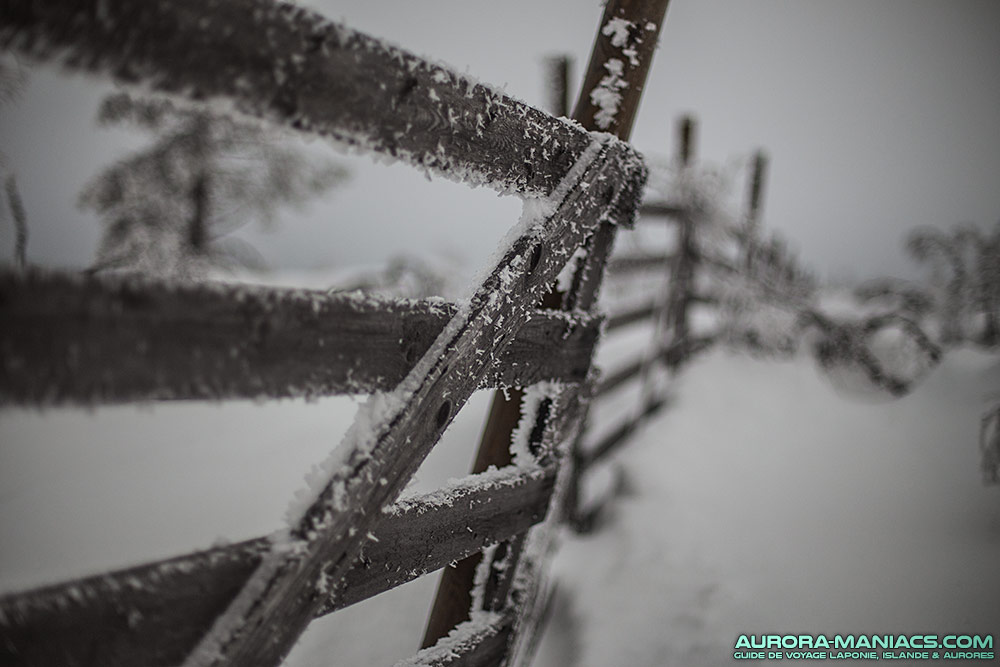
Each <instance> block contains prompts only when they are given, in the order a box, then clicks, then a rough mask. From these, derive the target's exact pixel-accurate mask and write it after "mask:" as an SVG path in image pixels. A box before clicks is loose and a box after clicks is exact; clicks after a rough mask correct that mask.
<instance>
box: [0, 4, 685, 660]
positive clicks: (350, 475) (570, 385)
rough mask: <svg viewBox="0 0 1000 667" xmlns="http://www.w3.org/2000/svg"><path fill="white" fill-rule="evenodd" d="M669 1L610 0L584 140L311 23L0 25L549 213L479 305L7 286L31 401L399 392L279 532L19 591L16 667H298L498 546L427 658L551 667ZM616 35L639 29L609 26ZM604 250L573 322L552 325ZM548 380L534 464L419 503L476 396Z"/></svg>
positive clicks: (108, 10)
mask: <svg viewBox="0 0 1000 667" xmlns="http://www.w3.org/2000/svg"><path fill="white" fill-rule="evenodd" d="M666 4H667V2H666V0H618V1H615V0H613V1H612V2H609V3H608V4H607V6H606V7H605V13H604V16H603V18H602V21H601V25H600V27H599V34H598V37H597V40H596V42H595V47H594V52H593V55H592V61H591V64H590V67H589V68H588V72H587V75H586V78H585V84H584V86H583V91H584V95H582V96H581V101H580V103H579V104H578V105H577V109H576V111H575V113H574V118H575V119H576V120H577V121H579V122H580V123H581V124H576V123H573V122H567V121H565V120H560V119H556V118H554V117H552V116H549V115H548V114H545V113H543V112H541V111H538V110H536V109H533V108H531V107H529V106H527V105H525V104H523V103H521V102H518V101H516V100H514V99H511V98H509V97H507V96H505V95H503V94H502V93H500V92H498V91H496V90H494V89H492V88H489V87H488V86H485V85H482V84H480V83H477V82H475V81H473V80H471V79H470V78H468V77H466V76H463V75H460V74H457V73H455V72H454V71H452V70H450V69H448V68H446V67H443V66H440V65H437V64H435V63H432V62H429V61H426V60H423V59H421V58H418V57H416V56H414V55H412V54H410V53H408V52H406V51H404V50H401V49H398V48H395V47H391V46H389V45H386V44H385V43H383V42H381V41H379V40H377V39H374V38H372V37H369V36H366V35H363V34H361V33H358V32H356V31H353V30H351V29H349V28H346V27H344V26H341V25H338V24H335V23H331V22H329V21H327V20H326V19H324V18H323V17H321V16H319V15H318V14H315V13H314V12H311V11H309V10H307V9H304V8H301V7H298V6H295V5H291V4H285V3H281V2H272V1H271V0H208V1H207V2H206V1H205V0H177V1H175V2H170V3H160V2H157V3H148V2H141V1H139V0H84V1H82V2H80V1H78V0H51V1H49V2H45V3H38V2H33V1H31V0H13V1H11V2H5V3H3V4H2V5H0V47H2V48H7V49H13V50H16V51H18V52H20V53H22V54H24V55H26V56H29V57H32V58H35V59H38V60H48V61H54V62H57V63H61V64H63V65H65V66H67V67H69V68H71V69H75V70H82V71H87V72H92V73H96V74H102V75H106V76H110V77H112V78H113V79H116V80H118V81H120V82H123V83H126V84H133V85H139V86H142V88H143V90H144V91H145V92H147V93H154V94H167V95H173V96H176V97H177V98H179V99H186V100H188V102H189V103H191V104H202V103H210V104H212V105H214V107H215V108H216V109H217V110H218V111H220V112H224V111H229V112H232V113H235V114H239V115H242V116H244V117H249V118H257V119H259V120H261V121H263V122H270V123H277V124H281V125H285V126H288V127H291V128H294V129H296V130H298V131H302V132H309V133H314V134H319V135H322V136H325V137H328V138H330V139H332V140H334V141H335V142H337V143H340V144H342V145H345V144H346V145H347V146H349V147H354V148H357V149H359V150H362V151H365V152H369V153H372V154H374V155H376V156H379V157H380V158H387V159H398V160H402V161H404V162H406V163H408V164H410V165H412V166H414V167H417V168H420V169H424V170H428V171H431V172H434V173H437V174H441V175H444V176H446V177H448V178H452V179H455V180H460V181H463V182H466V183H469V184H471V185H486V186H489V187H491V188H494V189H497V190H499V191H502V192H514V193H517V194H519V195H521V196H522V197H524V198H525V213H524V215H523V216H522V220H521V222H520V223H519V225H518V226H517V227H515V228H514V229H513V230H512V232H511V233H510V234H509V235H508V239H507V241H505V243H504V244H503V245H502V246H501V248H500V250H499V252H498V253H497V256H496V260H495V263H494V264H493V265H492V266H490V267H487V270H486V271H485V272H484V273H483V274H482V275H483V276H484V277H483V279H482V281H481V282H480V283H478V284H477V285H475V286H474V289H473V290H472V297H471V299H470V300H469V301H468V302H463V303H457V304H441V303H437V302H377V301H371V300H360V299H355V298H353V297H340V296H336V295H322V294H317V293H308V292H301V291H281V290H272V289H263V288H246V287H238V288H237V287H219V286H209V285H199V286H178V285H161V284H154V283H141V282H136V281H132V280H122V281H110V280H107V279H96V278H95V279H85V278H80V277H78V276H66V275H46V274H37V273H30V274H27V275H11V276H4V277H3V278H2V280H0V282H2V299H0V308H3V309H4V313H3V314H4V316H5V327H4V333H3V336H4V337H3V340H2V342H0V344H2V347H0V351H2V354H3V365H2V369H3V376H2V377H0V385H2V391H0V396H2V399H3V400H4V401H7V402H15V403H24V404H38V403H46V402H52V401H72V402H85V403H88V402H103V401H122V400H137V399H150V398H166V397H184V398H223V397H227V398H228V397H243V396H253V397H257V398H262V397H270V398H274V397H280V396H288V395H303V394H304V395H315V394H320V393H328V392H343V391H359V390H360V391H366V392H367V391H373V392H375V393H373V395H372V396H371V398H370V399H369V400H368V402H367V403H365V404H364V405H363V406H362V407H361V408H360V409H359V411H358V415H357V417H356V418H355V422H354V424H353V426H352V427H351V429H350V430H349V431H348V433H347V435H346V436H345V438H344V441H343V442H342V443H341V445H340V446H339V447H338V448H337V450H336V451H334V453H333V454H332V455H331V457H330V458H329V459H328V460H327V461H325V462H323V463H322V464H321V465H320V467H319V470H321V472H319V473H317V474H316V475H314V476H315V479H314V480H313V481H312V483H311V484H310V486H309V487H308V488H307V489H305V490H304V492H303V493H301V494H299V496H297V500H296V501H295V503H294V504H293V506H292V508H291V509H290V511H289V519H288V522H287V525H286V526H283V527H280V528H279V529H277V530H276V531H275V532H274V533H272V534H271V535H268V536H266V537H262V538H260V539H257V540H252V541H250V542H246V543H241V544H238V545H233V546H230V547H224V548H220V549H213V550H210V551H207V552H199V553H196V554H189V555H185V556H180V557H178V558H175V559H171V560H169V561H164V562H160V563H152V564H149V565H144V566H139V567H136V568H131V569H129V570H126V571H121V572H111V573H106V574H104V575H99V576H97V577H92V578H89V579H85V580H77V581H72V582H66V583H63V584H56V585H53V586H49V587H46V588H43V589H39V590H33V591H25V592H20V593H9V594H6V595H4V596H2V597H0V656H2V657H3V659H4V662H5V664H6V663H11V664H22V665H31V664H90V665H102V666H109V665H134V664H143V665H150V666H154V665H175V664H183V665H186V666H188V667H194V666H206V665H262V666H263V665H276V664H278V663H279V662H280V661H281V660H282V659H283V657H284V656H285V655H286V654H287V652H288V651H289V650H290V648H291V646H292V644H293V643H294V642H295V640H296V639H297V638H298V637H299V635H300V634H301V633H302V631H303V630H304V629H305V627H306V625H307V624H308V623H309V622H310V621H311V620H312V619H313V618H314V617H315V616H317V615H318V614H322V613H326V612H328V611H331V610H333V609H337V608H340V607H343V606H346V605H348V604H351V603H352V602H354V601H357V600H360V599H363V598H365V597H367V596H369V595H373V594H376V593H378V592H381V591H383V590H387V589H388V588H391V587H392V586H395V585H398V584H399V583H402V582H403V581H406V580H408V579H409V578H412V577H415V576H419V575H420V574H423V573H425V572H429V571H431V570H433V569H437V568H439V567H441V566H442V565H444V564H446V563H448V562H451V561H453V560H456V559H461V558H464V557H465V556H467V555H469V554H470V553H472V552H477V551H479V550H480V549H482V548H483V546H484V545H489V544H497V546H496V547H495V549H493V551H492V555H491V559H490V560H484V561H483V564H484V567H485V569H484V570H483V576H482V577H480V579H481V585H480V586H478V587H477V589H476V591H474V593H473V596H472V597H473V599H474V600H475V601H476V602H475V605H476V606H475V607H474V608H473V609H471V610H469V609H467V610H465V611H466V613H467V615H468V620H467V621H464V622H461V623H459V624H458V625H457V627H455V628H454V629H453V630H451V631H450V632H447V634H446V635H442V636H440V637H439V638H436V639H435V641H434V645H433V646H428V647H427V648H425V649H424V650H423V651H421V652H420V653H418V654H417V655H416V656H415V658H414V661H415V663H417V664H435V665H445V664H465V665H495V664H501V663H503V664H519V663H520V662H523V661H524V660H526V659H528V658H529V657H530V650H529V649H526V648H525V647H530V645H531V636H532V634H533V632H534V631H535V623H536V621H537V620H538V616H539V613H538V610H539V609H540V608H542V607H543V606H544V600H545V583H544V578H543V577H544V569H545V568H544V560H545V555H546V554H547V553H548V551H549V549H548V545H549V544H550V542H551V539H552V533H553V530H552V529H553V525H554V522H555V521H556V520H557V519H558V518H559V512H552V511H549V508H551V507H556V508H562V507H563V506H564V499H563V496H564V495H565V489H566V487H567V484H566V482H565V481H561V480H565V479H566V478H567V477H568V475H569V474H570V464H571V463H572V458H571V457H568V456H566V455H565V454H564V450H565V447H566V443H569V442H572V441H573V440H574V438H575V437H576V434H577V433H578V432H579V430H580V424H581V422H582V420H583V418H584V416H585V414H586V409H587V402H588V400H589V397H590V395H591V394H592V391H593V383H594V375H593V374H592V373H590V372H589V371H590V359H591V351H592V345H593V341H594V327H595V326H596V319H595V318H594V316H593V314H592V311H593V303H594V300H595V297H596V294H597V290H598V288H599V286H600V282H601V278H602V276H603V273H604V265H605V261H606V259H607V255H608V252H609V250H610V248H611V243H612V241H613V238H614V234H615V229H616V227H617V226H628V225H630V224H631V223H632V220H633V218H634V216H635V212H636V209H637V207H638V200H639V197H640V195H641V190H642V186H643V183H644V180H645V167H644V165H643V163H642V160H641V159H640V158H639V156H638V155H637V154H636V153H635V151H634V150H633V149H632V148H631V147H630V146H629V145H628V144H627V143H625V142H624V141H622V139H627V138H628V134H629V130H630V128H631V125H632V122H633V120H634V117H635V113H636V109H637V106H638V99H639V93H640V92H641V90H642V87H643V84H644V81H645V77H646V74H647V72H648V69H649V65H650V61H651V58H652V53H653V49H654V47H655V44H656V41H657V35H658V33H659V29H660V25H661V23H662V20H663V16H664V13H665V11H666ZM612 21H614V22H615V23H614V25H616V26H620V27H625V28H627V29H625V30H617V29H616V30H610V31H609V30H608V29H607V26H608V25H611V22H612ZM609 73H613V74H614V77H615V81H614V82H612V83H613V84H614V85H613V86H612V87H611V88H609V87H608V76H609ZM602 86H603V88H602ZM598 89H601V90H598ZM609 93H610V94H609ZM595 129H602V130H607V131H608V132H609V133H601V134H595V133H592V132H589V131H588V130H595ZM580 248H583V249H584V253H583V257H582V259H580V260H579V261H578V264H577V266H576V269H575V274H574V277H573V280H572V287H571V288H570V290H569V291H568V292H567V293H566V294H565V295H563V297H562V300H561V304H560V305H561V310H562V311H563V312H562V313H561V314H554V313H541V312H540V311H539V304H540V303H541V302H542V297H543V295H544V294H546V293H547V292H549V291H550V289H551V286H552V285H553V283H554V281H555V279H556V276H557V275H558V274H559V272H560V271H562V270H563V268H564V267H565V266H566V265H567V264H568V262H569V261H570V259H571V258H572V257H573V256H574V255H575V254H576V253H577V251H578V249H580ZM105 337H107V338H105ZM362 337H363V338H364V340H361V338H362ZM400 339H402V341H403V342H402V344H400V342H399V341H400ZM362 342H363V343H364V344H363V345H362V344H361V343H362ZM50 344H52V345H54V346H55V347H54V348H48V347H47V346H48V345H50ZM556 348H565V349H563V350H560V353H559V354H554V353H553V351H554V350H555V349H556ZM116 352H117V354H116ZM123 352H124V353H123ZM185 353H187V354H188V355H189V356H188V357H185ZM340 353H342V354H340ZM541 357H546V359H545V360H543V359H541ZM543 361H544V363H542V362H543ZM317 362H318V367H317ZM581 362H583V363H581ZM369 363H371V364H372V366H371V367H367V364H369ZM542 380H546V381H549V382H546V383H544V384H542V385H537V386H536V388H535V389H529V390H528V391H529V393H530V392H534V393H533V394H532V396H533V398H532V400H531V401H530V402H526V403H525V405H524V406H522V407H523V409H524V428H521V429H519V430H518V432H517V435H515V437H514V438H513V439H512V437H511V436H512V435H514V434H513V433H512V432H505V437H506V438H507V442H506V445H505V447H507V448H509V447H518V448H520V449H521V450H523V451H520V450H519V451H520V454H519V459H518V461H517V464H516V465H512V466H508V467H504V468H503V469H501V470H499V471H492V472H485V473H482V474H478V475H474V476H471V477H469V478H468V479H467V480H466V481H465V482H464V483H463V484H460V485H459V486H457V487H455V488H449V489H444V490H442V491H440V492H438V493H435V494H432V495H430V496H427V497H423V498H417V499H408V500H398V497H399V495H400V493H401V492H402V490H403V488H404V486H405V485H406V483H407V482H408V481H409V479H410V478H411V477H412V475H413V474H414V473H415V472H416V469H417V467H418V466H419V465H420V463H421V461H422V460H423V459H424V457H425V456H426V455H427V453H428V452H429V451H430V449H431V448H432V447H433V446H434V445H435V444H436V442H437V441H438V439H439V438H440V436H441V433H442V432H443V431H444V429H445V428H446V427H447V425H448V424H449V423H450V421H451V420H452V419H453V418H454V416H455V414H456V413H457V412H458V410H459V409H460V408H461V407H462V405H463V404H464V403H465V402H466V400H467V399H468V398H469V396H470V395H471V394H472V392H473V391H474V390H476V389H477V388H479V387H482V386H493V385H497V384H499V385H501V386H504V387H506V386H507V385H508V384H512V385H516V386H523V385H530V384H534V383H538V382H540V381H542ZM515 421H516V420H515ZM394 503H395V504H394ZM543 517H548V520H547V522H546V524H545V525H544V526H543V527H542V528H541V529H540V530H535V531H532V532H531V533H530V536H531V537H530V538H529V537H528V534H526V533H525V531H526V530H527V529H528V527H529V526H531V525H533V524H536V523H538V521H539V520H541V519H542V518H543ZM380 536H381V539H379V538H380ZM373 538H374V539H375V540H378V541H373ZM470 590H471V589H470Z"/></svg>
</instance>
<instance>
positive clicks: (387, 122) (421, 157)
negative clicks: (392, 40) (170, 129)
mask: <svg viewBox="0 0 1000 667" xmlns="http://www.w3.org/2000/svg"><path fill="white" fill-rule="evenodd" d="M0 48H7V49H14V50H16V51H18V52H20V53H22V54H26V55H28V56H30V57H32V58H35V59H39V60H47V61H54V62H57V63H61V64H63V65H65V66H68V67H70V68H73V69H77V70H84V71H89V72H95V73H98V74H104V75H109V76H111V77H113V78H115V79H116V80H118V81H119V82H123V83H139V84H141V85H142V90H144V91H153V92H160V93H168V94H179V95H182V96H185V97H187V98H189V99H192V100H196V101H197V100H211V101H213V102H215V103H216V104H215V107H216V108H218V109H223V108H227V107H228V108H231V109H234V110H236V111H238V112H240V113H243V114H246V115H249V116H254V117H259V118H265V119H267V120H269V121H272V122H276V123H279V124H282V125H285V126H288V127H292V128H295V129H297V130H301V131H305V132H309V133H314V134H319V135H325V136H328V137H331V138H333V139H335V140H336V141H338V142H340V143H344V144H348V145H352V146H357V147H360V148H362V149H365V150H368V151H374V152H376V153H379V154H382V155H386V156H390V157H392V158H396V159H400V160H403V161H405V162H408V163H410V164H412V165H414V166H417V167H420V168H423V169H428V170H431V171H433V172H436V173H440V174H443V175H445V176H448V177H450V178H453V179H457V180H463V181H467V182H470V183H473V184H482V185H487V186H489V187H493V188H495V189H498V190H500V191H516V192H522V193H526V194H541V195H548V194H551V193H552V191H553V190H554V189H555V188H556V186H557V185H558V184H559V182H560V181H561V180H562V179H563V177H564V176H565V175H566V173H567V172H568V171H569V169H570V168H571V167H572V166H573V164H575V162H576V161H577V159H579V157H580V156H581V155H582V154H583V152H584V151H585V150H586V148H587V146H588V145H589V144H590V138H589V137H588V136H587V133H586V132H584V131H583V130H581V129H580V128H579V127H578V126H573V125H570V124H569V123H566V122H564V121H560V120H557V119H555V118H553V117H552V116H549V115H548V114H545V113H544V112H542V111H539V110H536V109H534V108H532V107H529V106H527V105H525V104H523V103H522V102H518V101H517V100H514V99H512V98H510V97H508V96H506V95H504V94H502V93H501V92H499V91H497V90H494V89H492V88H490V87H488V86H486V85H483V84H480V83H478V82H475V81H473V80H472V79H470V78H468V77H466V76H463V75H461V74H459V73H457V72H455V71H453V70H450V69H447V68H445V67H443V66H440V65H438V64H435V63H431V62H429V61H427V60H424V59H422V58H419V57H417V56H415V55H413V54H412V53H409V52H408V51H405V50H403V49H399V48H396V47H393V46H390V45H388V44H386V43H384V42H382V41H380V40H378V39H375V38H372V37H369V36H367V35H364V34H362V33H359V32H356V31H354V30H351V29H349V28H347V27H345V26H343V25H340V24H337V23H333V22H331V21H329V20H327V19H325V18H324V17H322V16H321V15H319V14H317V13H315V12H313V11H310V10H308V9H305V8H303V7H300V6H297V5H293V4H291V3H284V2H273V1H271V0H172V1H171V2H148V1H146V0H46V1H45V2H36V1H34V0H8V1H6V2H4V3H2V4H0ZM219 102H225V103H226V104H225V105H220V104H218V103H219Z"/></svg>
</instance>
